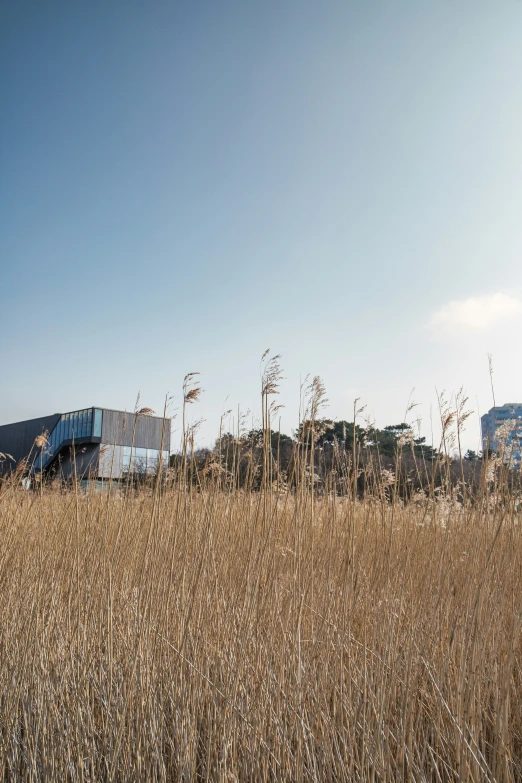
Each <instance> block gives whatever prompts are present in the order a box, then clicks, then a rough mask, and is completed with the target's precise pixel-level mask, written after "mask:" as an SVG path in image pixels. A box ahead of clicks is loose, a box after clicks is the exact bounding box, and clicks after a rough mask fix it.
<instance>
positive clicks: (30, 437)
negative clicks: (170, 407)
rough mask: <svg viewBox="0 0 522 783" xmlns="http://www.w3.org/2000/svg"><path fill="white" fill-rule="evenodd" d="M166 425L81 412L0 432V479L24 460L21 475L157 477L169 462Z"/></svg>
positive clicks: (100, 411)
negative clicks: (0, 455) (135, 475)
mask: <svg viewBox="0 0 522 783" xmlns="http://www.w3.org/2000/svg"><path fill="white" fill-rule="evenodd" d="M170 424H171V422H170V419H163V418H160V417H158V416H150V415H145V414H140V413H126V412H125V411H115V410H109V409H107V408H85V409H84V410H80V411H73V412H71V413H55V414H53V415H51V416H43V417H41V418H38V419H29V420H27V421H20V422H16V423H14V424H5V425H4V426H0V453H2V454H3V455H8V456H4V458H3V459H2V461H1V462H0V473H3V474H5V473H7V472H11V471H12V470H13V469H15V468H16V467H17V466H19V465H20V463H21V461H22V460H24V461H25V462H24V467H23V472H24V473H25V475H27V476H35V475H37V474H40V473H41V472H43V473H44V474H47V475H56V476H61V477H63V478H64V479H66V480H67V479H71V478H74V477H75V476H76V477H77V478H82V479H87V478H91V479H110V478H112V479H116V480H118V479H123V478H125V477H126V476H128V475H129V474H130V473H133V474H137V473H139V474H143V475H147V474H155V473H157V471H158V467H159V465H160V464H161V465H163V466H165V465H166V464H167V462H168V456H169V450H170Z"/></svg>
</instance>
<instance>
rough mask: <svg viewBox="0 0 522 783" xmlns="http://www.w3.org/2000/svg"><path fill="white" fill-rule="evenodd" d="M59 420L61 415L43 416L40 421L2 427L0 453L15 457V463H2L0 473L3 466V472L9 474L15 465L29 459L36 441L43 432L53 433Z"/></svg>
mask: <svg viewBox="0 0 522 783" xmlns="http://www.w3.org/2000/svg"><path fill="white" fill-rule="evenodd" d="M59 418H60V414H59V413H54V414H53V415H52V416H41V417H40V418H39V419H28V420H27V421H19V422H15V423H14V424H4V425H3V426H2V427H0V452H2V453H3V454H11V455H12V456H13V457H14V463H13V462H11V461H4V462H2V463H0V472H2V465H3V467H4V471H3V472H7V471H8V470H10V469H11V468H12V466H13V465H14V464H17V463H18V462H20V460H21V459H24V458H25V457H27V456H28V454H29V453H30V451H31V449H32V448H33V444H34V439H35V438H36V437H37V436H38V435H41V434H42V433H43V432H46V431H47V432H51V430H52V429H53V427H54V426H55V424H56V422H57V421H58V419H59Z"/></svg>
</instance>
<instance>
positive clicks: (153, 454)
mask: <svg viewBox="0 0 522 783" xmlns="http://www.w3.org/2000/svg"><path fill="white" fill-rule="evenodd" d="M158 456H159V451H157V449H147V473H150V474H151V475H152V474H154V473H157V471H158Z"/></svg>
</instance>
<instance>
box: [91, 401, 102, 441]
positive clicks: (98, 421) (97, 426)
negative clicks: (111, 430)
mask: <svg viewBox="0 0 522 783" xmlns="http://www.w3.org/2000/svg"><path fill="white" fill-rule="evenodd" d="M92 434H93V435H94V437H95V438H101V434H102V412H101V410H100V408H95V409H94V424H93V428H92Z"/></svg>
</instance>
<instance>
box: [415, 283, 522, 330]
mask: <svg viewBox="0 0 522 783" xmlns="http://www.w3.org/2000/svg"><path fill="white" fill-rule="evenodd" d="M520 313H522V302H521V301H520V300H519V299H517V298H516V297H514V296H508V295H507V294H501V293H496V294H488V295H486V296H471V297H470V298H469V299H461V300H454V301H452V302H448V304H445V305H443V306H442V307H441V308H440V309H439V310H436V311H435V313H433V316H432V317H431V320H430V322H429V324H428V327H429V328H430V329H431V331H432V332H433V333H434V334H438V333H442V334H462V333H463V332H484V331H486V330H487V329H490V328H491V327H493V326H496V325H497V324H499V323H502V322H503V321H508V320H510V319H513V318H515V317H516V316H517V315H520Z"/></svg>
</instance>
